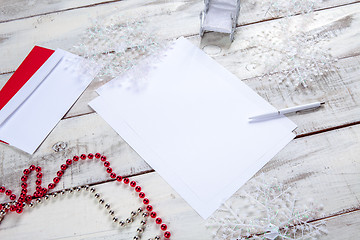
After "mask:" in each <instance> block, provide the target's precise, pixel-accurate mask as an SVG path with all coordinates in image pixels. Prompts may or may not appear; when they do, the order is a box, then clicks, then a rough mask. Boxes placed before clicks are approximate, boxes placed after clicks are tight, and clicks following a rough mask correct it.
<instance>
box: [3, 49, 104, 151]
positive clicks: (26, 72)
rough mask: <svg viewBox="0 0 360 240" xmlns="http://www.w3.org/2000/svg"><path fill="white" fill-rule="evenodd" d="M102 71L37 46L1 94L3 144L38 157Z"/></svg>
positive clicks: (70, 55)
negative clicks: (48, 139)
mask: <svg viewBox="0 0 360 240" xmlns="http://www.w3.org/2000/svg"><path fill="white" fill-rule="evenodd" d="M98 70H99V67H98V66H97V65H95V64H93V63H90V62H89V61H88V60H86V59H84V58H82V57H79V56H76V55H74V54H71V53H69V52H66V51H64V50H61V49H57V50H56V51H54V50H51V49H46V48H42V47H38V46H35V47H34V48H33V49H32V51H31V52H30V53H29V55H28V56H27V57H26V58H25V60H24V61H23V62H22V63H21V65H20V66H19V68H18V69H17V70H16V71H15V73H14V74H13V75H12V76H11V78H10V79H9V80H8V82H7V83H6V84H5V86H4V87H3V88H2V89H1V91H0V140H1V141H2V142H5V143H8V144H9V145H12V146H14V147H17V148H19V149H21V150H23V151H25V152H27V153H30V154H32V153H34V152H35V150H36V149H37V148H38V147H39V145H40V144H41V143H42V142H43V141H44V139H45V138H46V136H47V135H48V134H49V133H50V132H51V131H52V129H53V128H54V127H55V126H56V124H57V123H58V122H59V120H60V119H61V118H62V117H63V116H64V115H65V114H66V112H67V111H68V110H69V109H70V107H71V106H72V105H73V104H74V102H75V101H76V100H77V99H78V98H79V96H80V95H81V94H82V92H83V91H84V90H85V89H86V88H87V86H88V85H89V84H90V82H91V81H92V79H93V78H94V77H95V76H96V74H97V72H98Z"/></svg>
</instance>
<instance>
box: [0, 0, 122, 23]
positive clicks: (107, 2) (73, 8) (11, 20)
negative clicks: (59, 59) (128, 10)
mask: <svg viewBox="0 0 360 240" xmlns="http://www.w3.org/2000/svg"><path fill="white" fill-rule="evenodd" d="M122 1H124V0H110V1H106V2H99V3H93V4H89V5H84V6H79V7H72V8H66V9H62V10H56V11H51V12H45V13H39V14H34V15H30V16H26V17H19V18H13V19H8V20H3V21H0V24H1V23H7V22H13V21H18V20H23V19H27V18H32V17H39V16H45V15H49V14H54V13H60V12H67V11H72V10H76V9H82V8H89V7H96V6H99V5H105V4H111V3H115V2H122Z"/></svg>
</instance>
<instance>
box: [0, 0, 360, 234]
mask: <svg viewBox="0 0 360 240" xmlns="http://www.w3.org/2000/svg"><path fill="white" fill-rule="evenodd" d="M260 2H261V1H258V3H255V4H254V1H249V0H244V1H242V9H241V14H240V17H239V22H238V26H237V30H236V34H235V41H234V42H233V43H232V45H231V46H230V47H229V48H226V47H222V48H221V51H220V52H219V53H218V54H215V55H212V57H214V58H215V59H216V60H217V61H218V62H219V63H220V64H222V65H223V66H224V67H226V68H227V69H228V70H230V71H231V72H232V73H234V74H235V75H237V76H238V77H239V79H240V80H242V81H244V82H245V83H246V84H248V85H249V86H250V87H251V88H252V89H254V90H255V91H256V92H257V93H258V94H260V95H261V96H262V97H264V98H265V99H266V100H267V101H269V102H270V103H271V104H272V105H273V106H275V107H277V108H283V107H289V106H293V105H298V104H302V103H308V102H313V101H318V100H323V101H326V106H325V107H323V108H321V109H320V110H318V111H315V112H312V113H311V114H297V115H293V116H290V118H291V120H293V121H294V122H295V123H296V124H297V125H298V129H297V130H296V132H297V137H296V139H295V140H294V141H292V142H291V143H290V144H289V145H288V146H287V147H286V148H285V149H284V150H283V151H281V152H280V153H279V154H278V155H277V156H276V157H275V158H274V159H273V160H271V161H270V162H269V163H268V164H267V165H266V166H265V167H264V168H263V169H261V171H260V172H263V173H264V174H265V176H266V177H269V178H272V177H276V178H277V179H278V180H279V181H280V182H282V183H284V184H288V185H290V184H291V185H292V186H293V187H294V190H295V191H296V193H297V194H298V195H299V196H302V199H307V198H313V199H315V200H316V201H317V202H319V203H321V204H323V211H324V212H323V213H324V216H325V217H324V218H323V220H325V221H326V225H327V229H328V234H327V235H323V236H322V237H321V239H357V238H358V233H359V230H360V226H359V224H360V157H359V156H360V125H359V123H360V44H359V43H360V1H357V0H330V1H323V2H322V3H320V4H319V6H317V8H316V9H315V18H316V21H314V23H313V28H323V29H324V31H325V32H327V33H330V34H333V37H331V38H330V39H329V41H328V42H327V43H326V44H327V46H328V47H329V52H330V53H331V54H332V55H333V56H334V57H335V58H338V59H339V60H338V62H337V63H336V66H337V68H338V70H337V71H336V72H333V73H330V74H326V75H324V76H323V77H321V78H319V79H317V81H316V82H315V83H313V84H311V87H310V88H306V89H300V90H298V91H297V92H296V93H293V92H290V90H289V88H288V87H286V86H285V85H277V84H274V83H273V82H270V81H261V80H260V79H259V78H258V76H261V75H262V74H263V73H264V72H263V71H264V69H263V68H262V67H261V66H259V67H257V68H255V69H253V71H247V70H246V68H247V65H248V63H249V62H254V61H256V60H257V59H256V58H258V57H259V55H255V54H253V52H252V48H254V47H256V46H251V43H250V45H244V44H243V41H244V39H245V40H249V39H251V37H256V36H257V34H259V33H260V32H261V31H263V30H265V29H268V28H269V27H273V26H276V25H278V24H280V20H281V17H276V18H273V17H271V16H270V15H264V12H263V9H261V7H260V6H261V4H260ZM202 8H203V2H202V1H200V0H198V1H196V0H187V1H184V0H174V1H172V0H171V1H170V0H166V1H155V0H149V1H141V0H124V1H121V0H111V1H103V0H83V1H70V0H62V1H51V0H44V1H36V0H33V1H30V0H1V1H0V11H1V12H0V13H1V14H0V53H1V59H0V86H1V87H2V86H3V85H4V84H5V83H6V81H7V80H8V79H9V77H10V76H11V74H12V73H13V72H14V71H15V69H16V68H17V66H18V65H19V64H20V63H21V61H22V60H23V59H24V57H25V56H26V55H27V53H28V52H29V51H30V49H31V48H32V47H33V46H34V45H35V44H36V45H41V46H45V47H49V48H53V49H56V48H62V49H65V50H69V49H71V47H72V46H73V45H74V44H76V42H77V40H78V38H79V37H80V36H81V33H82V31H83V30H84V29H86V28H87V27H88V26H90V25H91V19H93V18H96V17H103V16H111V15H120V14H121V15H122V16H124V19H131V18H132V17H135V15H136V16H144V17H146V18H147V21H148V22H149V25H148V27H149V29H152V31H154V33H156V34H157V35H158V36H159V37H160V38H163V39H172V38H175V37H179V36H185V37H186V38H188V39H190V40H191V41H192V42H194V43H195V44H197V45H199V44H200V39H199V36H198V31H199V12H200V11H201V10H202ZM301 17H302V16H301V15H300V16H295V17H292V18H291V21H292V24H295V25H296V24H297V23H298V22H300V20H301ZM206 41H208V42H209V43H211V44H217V39H216V37H208V39H207V40H206ZM102 84H104V82H99V81H96V80H95V81H94V82H93V83H92V84H91V85H90V86H89V88H88V89H87V90H86V91H85V92H84V94H83V95H82V96H81V97H80V99H79V100H78V101H77V102H76V104H75V105H74V106H73V107H72V108H71V110H70V111H69V112H68V113H67V114H66V115H65V116H64V118H63V119H62V120H61V121H60V122H59V124H58V125H57V126H56V128H55V129H54V130H53V131H52V133H51V134H50V135H49V136H48V137H47V138H46V140H45V141H44V143H43V144H42V145H41V146H40V148H39V149H38V150H37V151H36V152H35V154H34V155H32V156H30V155H28V154H25V153H23V152H22V151H20V150H17V149H14V148H12V147H9V146H7V145H4V144H0V163H1V164H0V185H5V186H9V187H10V186H11V187H13V186H16V189H17V191H19V187H18V186H19V184H20V177H21V176H22V170H23V169H24V168H27V167H29V165H30V164H38V165H41V166H42V169H43V172H44V177H43V181H44V182H50V181H51V179H52V177H53V176H54V175H55V174H56V171H57V170H58V168H59V166H60V164H62V163H63V162H64V161H65V159H66V158H68V157H70V156H73V155H75V154H81V153H87V152H93V153H94V152H101V153H104V154H105V155H106V156H107V157H108V159H109V160H110V161H111V162H112V167H113V169H116V172H118V173H120V174H122V175H123V176H128V177H130V178H131V179H134V180H136V181H138V182H139V183H140V184H141V185H142V186H143V189H144V190H146V192H148V193H149V198H150V199H153V202H154V206H156V209H157V210H158V212H159V214H161V216H163V219H164V221H166V223H168V226H169V229H170V230H171V232H172V236H173V237H172V239H187V240H190V239H191V240H194V239H211V235H210V232H209V231H208V230H207V229H206V227H205V221H204V220H203V219H202V218H201V217H199V216H198V215H197V214H196V212H195V211H194V210H193V209H192V208H191V207H189V205H187V203H186V202H185V201H184V200H183V199H182V198H181V197H180V196H179V195H178V194H177V193H176V192H174V191H173V190H172V189H171V188H170V187H169V185H168V184H167V183H166V182H165V181H164V180H163V179H162V178H161V177H160V176H159V175H158V174H157V173H156V172H154V171H153V170H152V169H151V167H149V165H147V164H146V162H145V161H143V160H142V159H141V158H140V157H139V156H138V155H137V154H136V152H134V151H133V150H132V149H131V147H130V146H129V145H128V144H127V143H126V142H124V141H123V140H122V139H121V137H120V136H118V135H117V134H116V133H115V131H114V130H113V129H112V128H111V127H110V126H109V125H107V124H106V122H105V121H104V120H103V119H102V118H100V117H99V116H98V115H97V114H96V113H94V112H93V111H92V109H91V108H89V107H88V106H87V103H88V102H89V101H90V100H92V99H93V98H95V97H96V93H95V92H94V90H95V89H96V88H98V87H99V86H101V85H102ZM290 93H291V94H290ZM59 141H64V142H66V143H67V144H68V147H67V149H66V150H65V151H61V152H57V153H55V152H54V151H53V150H52V146H53V144H54V143H56V142H59ZM84 184H92V185H94V186H95V187H96V188H97V189H99V191H101V192H102V193H103V194H104V195H105V196H107V200H108V201H110V202H111V203H112V204H113V205H114V208H115V210H116V211H118V212H123V213H127V214H128V213H130V211H131V210H133V208H134V207H136V206H137V205H138V204H137V202H136V201H134V200H133V199H134V197H133V196H132V195H134V194H133V193H131V192H129V191H127V190H126V189H124V187H122V186H117V187H116V186H115V183H114V182H113V181H111V180H110V179H109V178H108V175H107V174H105V172H104V169H102V168H100V167H99V166H98V164H97V163H95V162H91V161H87V162H85V163H82V164H78V165H77V166H73V167H72V168H71V170H70V171H67V172H66V176H64V177H63V178H62V181H61V182H60V185H59V186H57V188H56V189H54V190H57V191H58V190H61V189H66V188H70V187H74V186H80V185H84ZM32 187H34V186H32ZM13 188H14V187H13ZM16 194H19V193H18V192H16ZM7 200H8V199H7V198H4V197H3V196H0V201H1V202H5V201H7ZM241 207H242V206H238V208H240V209H241ZM315 220H316V219H315ZM136 228H137V226H135V225H134V226H131V227H129V228H125V229H123V230H122V231H119V230H118V228H117V227H115V226H114V225H113V224H112V222H111V219H110V218H109V217H108V216H106V213H105V212H104V211H102V210H101V209H100V208H99V207H97V204H96V203H95V201H93V200H92V199H90V198H87V197H86V196H85V195H79V196H77V197H75V196H73V197H68V198H65V199H58V200H56V201H52V202H49V203H47V204H44V205H43V206H42V207H41V208H38V209H34V210H32V211H25V212H24V213H23V214H22V215H17V214H10V215H9V216H6V219H5V220H4V221H3V222H2V223H1V225H0V238H1V239H24V238H28V237H30V238H37V239H59V238H68V239H132V236H133V235H134V233H135V232H136ZM147 232H148V233H152V234H151V235H147V236H149V237H150V236H152V237H153V236H154V234H155V233H157V232H158V231H155V230H154V229H152V228H150V230H148V231H147ZM148 233H147V234H148ZM144 239H147V238H145V236H144Z"/></svg>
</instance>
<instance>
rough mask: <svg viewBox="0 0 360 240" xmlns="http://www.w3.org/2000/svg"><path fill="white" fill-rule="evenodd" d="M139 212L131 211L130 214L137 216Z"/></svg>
mask: <svg viewBox="0 0 360 240" xmlns="http://www.w3.org/2000/svg"><path fill="white" fill-rule="evenodd" d="M137 214H138V213H137V212H135V211H131V213H130V215H131V216H132V217H135V216H136V215H137Z"/></svg>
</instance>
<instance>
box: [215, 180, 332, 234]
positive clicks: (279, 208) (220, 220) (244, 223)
mask: <svg viewBox="0 0 360 240" xmlns="http://www.w3.org/2000/svg"><path fill="white" fill-rule="evenodd" d="M244 187H245V189H244V190H243V191H242V192H241V193H240V194H239V193H238V194H236V195H235V196H233V197H232V198H231V199H230V200H229V201H228V202H231V203H230V204H229V203H225V204H224V205H223V207H222V208H221V209H219V210H218V211H217V212H216V213H215V214H214V215H213V216H212V217H211V218H210V219H209V220H208V228H209V229H211V230H213V236H214V239H226V240H233V239H237V240H240V239H241V240H242V239H268V240H275V239H278V240H279V239H303V240H305V239H315V238H316V237H317V236H319V235H321V234H324V233H326V230H325V227H324V225H325V223H324V221H321V220H316V221H315V219H317V218H320V217H321V215H320V211H321V210H322V209H321V207H316V206H315V205H314V203H313V202H312V201H309V203H308V204H307V205H306V206H303V205H300V204H299V203H298V201H297V199H296V198H295V197H294V196H293V194H292V193H291V188H290V187H285V186H284V185H282V184H281V183H279V182H278V181H277V180H276V179H273V180H269V179H265V178H264V176H261V177H258V178H255V179H252V180H250V181H249V182H248V183H247V185H246V186H244Z"/></svg>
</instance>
